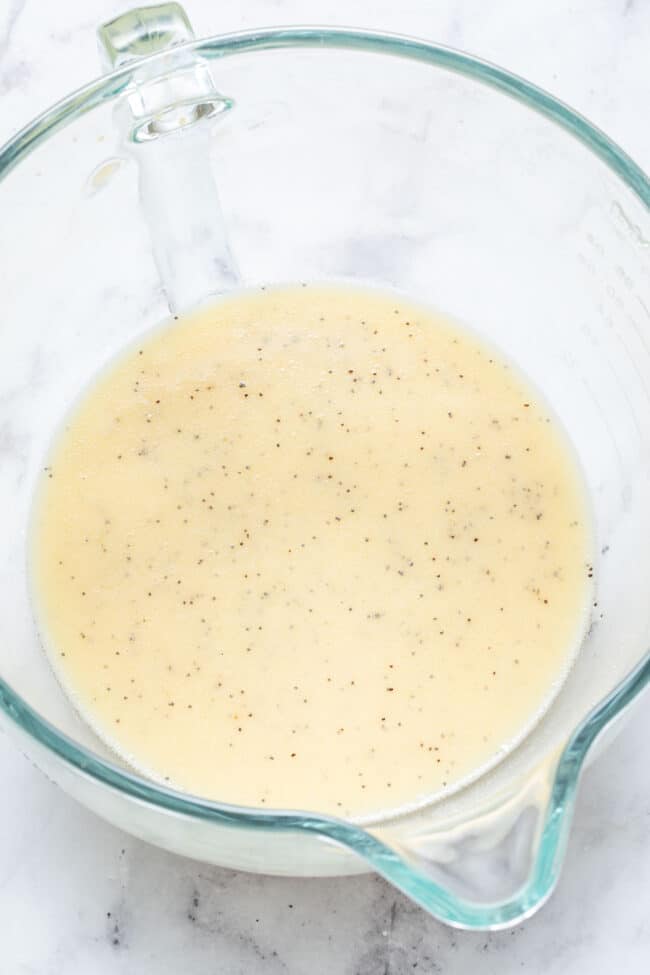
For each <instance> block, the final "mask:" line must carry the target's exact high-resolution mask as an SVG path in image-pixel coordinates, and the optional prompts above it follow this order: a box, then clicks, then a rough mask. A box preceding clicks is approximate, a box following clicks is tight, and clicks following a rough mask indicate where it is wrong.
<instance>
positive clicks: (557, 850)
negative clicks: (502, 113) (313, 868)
mask: <svg viewBox="0 0 650 975" xmlns="http://www.w3.org/2000/svg"><path fill="white" fill-rule="evenodd" d="M285 48H292V49H296V48H304V49H312V50H313V49H320V50H323V49H324V50H328V51H332V50H347V51H351V52H366V53H371V54H378V55H384V56H394V57H398V58H403V59H406V60H410V61H418V62H420V63H423V64H427V65H430V66H432V67H435V68H441V69H443V70H447V71H449V72H451V73H454V74H460V75H462V76H464V77H466V78H468V79H470V80H472V81H474V82H477V83H478V84H482V85H486V86H488V87H490V88H492V89H495V90H497V91H499V92H501V93H502V94H504V95H506V96H508V97H511V98H513V99H514V100H516V101H518V102H519V103H520V104H522V105H524V106H525V107H526V108H528V109H530V110H532V111H534V112H536V113H537V114H539V115H542V116H543V117H545V118H546V119H548V120H549V121H550V122H551V123H554V124H555V125H557V126H558V127H560V128H561V129H564V130H565V131H566V132H567V133H568V134H569V135H570V136H573V137H574V138H575V139H577V140H578V141H579V142H581V143H582V144H583V145H584V146H585V147H586V148H587V149H588V150H589V151H591V152H592V153H593V155H595V156H596V157H597V158H598V159H599V160H600V161H601V162H603V163H604V164H605V165H606V167H607V168H608V169H609V170H610V171H611V172H613V173H614V174H615V175H616V176H617V177H618V178H619V179H620V180H621V181H622V182H623V183H624V184H625V185H626V186H627V187H628V189H630V190H631V191H632V192H633V194H634V195H635V196H636V197H637V198H638V199H639V200H640V201H641V203H643V204H644V205H645V206H646V207H648V208H650V179H649V178H648V176H646V174H645V173H644V171H643V170H642V169H641V168H640V167H639V166H638V165H637V164H636V163H635V162H634V161H633V160H632V159H631V158H630V157H629V156H628V155H627V153H626V152H624V151H623V150H622V149H621V148H620V147H619V146H618V145H617V144H616V143H615V142H613V141H612V140H611V139H610V138H609V137H608V136H607V135H605V134H604V133H603V132H602V131H601V130H600V129H598V128H597V127H596V126H594V125H592V124H591V123H590V122H589V121H588V120H587V119H586V118H584V117H583V116H582V115H580V114H579V113H577V112H575V111H574V110H573V109H571V108H570V107H569V106H568V105H566V104H565V103H563V102H562V101H560V100H559V99H557V98H555V97H554V96H553V95H550V94H549V93H548V92H546V91H544V90H543V89H542V88H539V87H538V86H536V85H533V84H531V83H530V82H528V81H526V80H524V79H523V78H521V77H519V76H517V75H515V74H513V73H511V72H509V71H506V70H505V69H503V68H500V67H497V66H496V65H493V64H491V63H489V62H487V61H484V60H482V59H480V58H476V57H474V56H472V55H470V54H466V53H464V52H462V51H458V50H455V49H453V48H450V47H447V46H444V45H439V44H435V43H431V42H428V41H424V40H419V39H417V38H413V37H408V36H405V35H400V34H391V33H385V32H375V31H365V30H353V29H348V28H339V27H321V26H296V27H273V28H262V29H259V30H246V31H238V32H234V33H229V34H222V35H216V36H213V37H207V38H202V39H199V40H196V41H192V42H191V43H189V44H183V45H180V46H179V47H178V48H174V51H173V56H174V57H177V56H179V54H180V56H187V55H193V54H195V55H199V56H200V57H202V58H206V59H208V60H211V59H217V58H222V57H230V56H234V55H237V54H241V53H251V52H256V51H257V52H261V51H269V50H281V49H285ZM169 57H170V52H169V51H163V52H161V53H159V54H155V55H152V56H150V57H147V58H143V59H140V60H138V61H137V62H136V63H132V64H129V65H126V66H125V67H122V68H120V69H118V70H116V71H113V72H111V73H110V74H107V75H104V76H102V77H100V78H98V79H96V80H94V81H91V82H90V83H89V84H86V85H84V86H83V87H81V88H79V89H77V90H76V91H74V92H72V93H70V94H69V95H67V96H66V97H64V98H63V99H61V100H60V101H58V102H57V103H55V104H54V105H53V106H51V107H50V108H48V109H47V110H46V111H44V112H43V113H41V114H40V115H38V116H37V117H36V118H35V119H33V120H32V121H31V122H30V123H29V124H27V125H26V126H25V127H24V128H22V129H21V130H20V131H18V132H17V133H16V134H15V135H14V136H13V137H12V138H11V139H9V141H8V142H6V143H5V145H4V146H2V147H1V148H0V180H2V179H4V178H5V177H6V176H7V175H8V174H9V173H10V172H11V170H12V169H13V168H14V167H15V166H16V165H18V164H19V162H20V161H21V160H23V159H24V158H26V157H27V156H28V155H29V154H30V153H31V152H33V151H34V150H35V149H36V148H37V147H38V146H39V145H40V144H41V143H42V142H44V141H45V140H46V139H47V138H49V137H50V136H51V135H53V134H54V133H55V132H57V131H58V130H60V129H62V128H64V127H65V126H66V125H67V124H69V123H70V122H72V121H74V120H76V119H78V118H81V117H82V116H83V115H85V114H86V113H88V112H90V111H91V110H92V109H94V108H95V107H97V106H99V105H100V104H102V103H104V102H107V101H111V100H113V99H115V98H117V97H119V96H120V95H121V94H123V93H124V92H125V91H127V90H128V87H129V85H130V83H131V81H132V80H133V77H134V74H135V72H136V70H140V69H141V66H142V65H143V64H145V65H150V64H154V63H155V62H162V61H163V59H169ZM649 683H650V653H648V654H647V655H646V656H645V657H643V658H641V659H640V661H639V663H638V665H637V666H636V667H635V668H634V669H633V670H632V671H631V672H630V673H629V674H628V675H627V677H626V678H625V679H624V680H623V681H622V682H621V684H619V686H618V687H617V688H615V689H614V690H613V691H612V692H611V693H610V694H609V695H608V696H607V697H606V698H605V699H604V700H603V701H601V702H600V703H599V704H598V705H596V707H595V708H594V709H593V710H592V711H591V712H590V714H588V715H587V716H586V717H585V718H584V719H583V721H582V722H581V723H580V724H579V726H578V727H577V728H576V729H575V731H574V733H573V735H572V736H571V737H570V739H569V741H568V743H567V744H566V745H565V747H564V750H563V752H562V755H561V757H560V759H559V762H558V764H557V767H556V771H555V777H554V780H553V786H552V795H551V798H550V799H549V803H548V808H547V810H546V817H545V826H544V830H543V834H542V840H541V843H540V847H539V852H538V855H537V857H536V863H535V865H534V868H533V870H532V872H531V875H530V877H529V879H528V882H527V883H526V885H525V887H524V889H523V890H522V891H520V893H519V894H518V895H517V896H516V897H514V898H512V899H510V900H508V901H507V902H506V901H504V902H502V903H499V904H495V905H491V906H489V907H484V906H477V905H475V904H472V903H471V902H467V901H464V900H463V899H462V898H459V897H457V896H455V895H453V894H451V893H450V892H448V891H447V890H445V888H444V887H442V886H441V885H439V884H437V883H434V882H433V881H432V880H430V879H429V878H427V879H426V880H425V879H424V877H423V875H422V874H421V873H419V871H417V870H413V869H412V867H411V866H409V865H408V864H406V863H405V862H404V860H403V859H402V858H401V857H400V856H399V855H398V854H396V853H395V851H394V850H393V849H392V848H391V847H390V846H388V845H387V844H385V843H384V842H383V841H382V840H381V839H380V838H378V837H377V836H375V835H373V834H372V833H369V832H367V831H366V829H364V828H363V827H362V826H360V825H357V824H355V823H352V822H347V821H345V820H340V819H336V818H335V817H333V816H323V815H319V814H316V813H308V812H300V811H291V810H273V809H269V810H259V809H256V808H251V807H241V806H235V805H229V804H226V803H220V802H216V801H212V800H207V799H202V798H200V797H198V796H192V795H189V794H187V793H181V792H178V791H176V790H175V789H173V788H171V787H169V786H167V785H164V784H160V783H153V782H151V781H149V780H147V779H145V778H143V777H141V776H140V775H138V774H137V773H135V772H131V771H128V770H125V769H123V768H120V767H118V766H117V765H115V764H113V763H112V762H111V761H109V760H107V759H104V758H100V756H98V755H96V754H95V753H94V752H92V751H91V750H90V749H88V748H86V747H85V746H83V745H80V744H78V743H77V742H75V741H73V740H72V739H71V738H70V737H69V736H68V735H66V734H65V733H63V732H61V731H59V730H58V729H56V728H55V727H54V726H53V725H52V724H51V723H50V722H49V721H48V720H46V719H45V718H43V717H42V716H41V715H40V714H38V712H37V711H36V710H35V709H33V708H32V707H31V706H30V705H29V704H28V703H27V702H26V701H25V700H24V699H23V698H22V697H21V696H20V695H19V694H18V693H17V692H16V691H15V690H13V689H12V688H11V687H10V685H9V684H7V682H6V681H4V679H3V678H2V677H1V676H0V712H2V713H3V716H4V717H6V718H8V719H9V721H10V722H11V723H12V724H13V725H15V726H17V728H18V729H19V731H20V732H22V733H24V734H26V735H27V736H28V737H29V738H31V739H33V740H34V741H35V742H36V743H37V745H39V746H41V747H43V748H44V749H45V750H46V751H48V752H50V753H52V754H53V755H54V756H55V757H56V759H57V760H58V761H60V762H62V763H63V764H64V765H66V766H69V767H71V768H72V769H73V770H74V771H75V772H77V773H80V774H82V775H83V776H85V777H88V778H90V779H92V780H95V781H98V782H100V783H102V784H103V785H105V786H107V787H109V788H111V789H115V790H117V791H118V792H121V793H123V794H125V795H127V796H128V797H130V798H131V799H135V800H139V801H142V802H145V803H146V804H148V805H153V806H155V807H157V808H159V809H161V810H165V811H167V812H170V813H172V814H179V815H182V816H188V817H191V818H193V819H200V820H210V821H215V822H221V823H223V824H224V825H229V826H240V827H241V826H243V827H248V828H261V829H264V830H271V831H273V830H280V831H286V830H288V831H291V830H296V829H298V830H309V831H311V832H313V833H315V834H319V835H321V836H325V837H328V838H330V839H333V840H335V841H336V842H338V843H340V844H342V845H344V846H346V847H347V848H349V849H351V850H353V851H354V852H356V853H357V854H359V855H360V856H361V857H363V858H364V859H365V860H367V861H368V862H369V863H370V865H371V866H372V867H373V868H374V869H375V870H377V871H378V872H380V873H382V874H383V875H384V876H385V877H386V878H387V879H389V880H390V881H391V882H392V883H394V884H395V885H396V886H398V887H399V888H400V889H401V890H402V891H403V892H405V893H406V894H407V895H409V896H410V897H411V898H412V899H414V900H416V901H417V902H418V903H420V904H421V905H422V906H423V907H425V908H426V909H427V910H428V911H429V912H430V913H432V914H434V915H435V916H436V917H438V918H440V919H441V920H443V921H445V922H446V923H448V924H453V925H456V926H461V927H470V928H482V929H485V928H497V927H502V926H504V925H507V924H512V923H514V922H515V921H517V920H521V919H522V918H523V917H525V916H527V915H528V914H530V913H532V912H533V911H534V910H535V909H536V908H537V907H539V906H540V904H541V903H543V901H544V900H545V899H546V898H547V897H548V896H549V894H550V892H551V890H552V889H553V886H554V884H555V882H556V880H557V875H558V873H559V867H560V865H561V862H562V858H563V853H564V847H565V846H566V839H567V835H568V829H569V823H570V819H571V810H572V806H573V799H574V796H575V790H576V786H577V782H578V777H579V772H580V769H581V767H582V765H583V763H584V759H585V757H586V755H587V751H588V750H589V748H590V746H591V744H592V743H593V741H594V740H595V738H596V737H597V736H598V734H599V733H600V732H601V731H602V730H603V728H604V727H605V726H606V725H607V724H609V722H610V721H612V720H613V719H614V718H615V717H616V716H617V715H619V714H620V713H621V711H622V710H623V709H624V708H625V707H626V706H627V705H628V704H630V703H631V702H632V700H634V698H635V697H637V695H638V694H639V693H640V692H641V691H642V690H643V688H644V687H646V686H647V685H648V684H649ZM392 818H393V821H394V820H395V818H397V817H396V816H395V815H394V814H393V817H392ZM390 820H391V816H390V814H389V815H388V816H384V817H382V818H381V820H378V821H380V822H383V823H385V822H389V821H390ZM368 821H369V820H368Z"/></svg>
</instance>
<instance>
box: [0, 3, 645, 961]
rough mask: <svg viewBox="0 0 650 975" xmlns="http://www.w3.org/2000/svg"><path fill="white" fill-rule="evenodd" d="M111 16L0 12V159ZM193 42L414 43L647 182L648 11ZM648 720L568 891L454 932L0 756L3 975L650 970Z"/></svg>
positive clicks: (593, 798) (250, 15)
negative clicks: (538, 100) (190, 837)
mask: <svg viewBox="0 0 650 975" xmlns="http://www.w3.org/2000/svg"><path fill="white" fill-rule="evenodd" d="M127 6H128V3H126V2H122V3H120V2H115V0H84V2H81V0H74V2H73V0H67V2H66V3H64V4H60V3H59V4H51V5H50V4H44V3H42V2H39V0H2V2H1V3H0V94H1V95H2V113H1V114H0V141H4V139H5V138H6V137H7V136H9V135H10V134H11V132H12V131H14V130H15V129H16V128H18V127H19V126H20V125H22V124H23V123H24V122H25V121H27V120H28V119H30V118H31V117H32V116H34V115H35V114H37V113H38V112H39V111H40V110H41V109H43V108H45V107H47V106H48V105H49V104H50V103H51V102H53V101H54V100H55V99H56V98H57V97H58V96H60V95H63V94H64V93H66V92H67V91H69V90H70V89H72V88H75V87H77V86H78V85H80V84H81V83H83V82H84V81H86V80H88V79H89V78H90V77H92V76H94V75H95V74H97V73H98V71H97V64H98V61H97V50H96V43H95V38H94V29H95V27H96V25H97V24H99V23H101V22H103V21H104V20H107V19H109V18H110V17H111V16H114V15H115V14H116V13H118V12H120V11H121V10H123V9H125V8H126V7H127ZM186 9H187V10H188V13H189V15H190V18H191V19H192V21H193V24H194V27H195V30H196V32H197V34H208V33H217V32H220V31H230V30H234V29H237V28H243V27H252V26H262V25H269V24H288V23H299V22H310V23H329V24H347V25H354V26H363V27H372V28H376V29H386V30H393V31H399V32H402V33H411V34H418V35H421V36H423V37H427V38H431V39H435V40H437V41H441V42H444V43H448V44H451V45H454V46H457V47H460V48H463V49H465V50H468V51H470V52H472V53H475V54H479V55H481V56H483V57H486V58H488V59H490V60H493V61H496V62H497V63H499V64H502V65H503V66H504V67H507V68H510V69H512V70H514V71H516V72H518V73H520V74H522V75H525V76H526V77H528V78H529V79H531V80H532V81H535V82H537V83H538V84H540V85H542V86H543V87H545V88H548V89H549V90H550V91H552V92H553V93H554V94H556V95H559V96H560V97H561V98H563V99H564V100H565V101H567V102H569V103H570V104H571V105H573V106H574V107H576V108H577V109H579V110H581V111H582V112H583V113H584V114H586V115H587V116H588V117H590V118H591V119H592V120H593V121H594V122H596V123H597V124H598V125H600V126H601V127H602V128H603V129H605V130H606V131H607V132H608V133H609V134H610V135H611V136H612V137H613V138H614V139H616V140H617V141H618V142H619V143H620V144H621V145H622V146H623V147H624V148H625V149H626V150H627V151H628V152H629V153H630V154H631V155H632V156H633V157H634V158H636V160H637V161H638V162H639V163H640V164H641V165H642V166H645V168H646V169H647V168H648V167H649V166H650V127H649V126H648V124H647V91H648V80H649V78H648V68H647V52H648V49H649V47H650V5H649V4H648V3H646V2H644V0H574V2H573V3H571V4H567V3H565V2H564V0H528V2H527V3H526V4H518V3H516V2H515V0H494V2H493V3H490V4H485V3H483V2H482V0H439V2H436V3H435V4H432V3H427V2H426V0H403V2H401V3H395V2H394V0H391V2H388V0H373V2H372V3H371V2H369V0H346V2H345V3H343V2H337V0H310V2H305V0H240V2H238V3H231V4H216V3H212V2H208V0H187V2H186ZM649 735H650V710H649V709H648V706H647V704H646V705H645V707H644V708H642V709H641V710H640V711H639V713H637V714H636V716H635V717H634V719H633V720H632V722H631V723H630V724H629V725H628V726H627V727H626V728H625V730H624V731H623V733H622V735H621V737H620V738H619V739H618V740H617V741H616V742H615V744H614V745H613V746H612V747H611V748H610V749H609V751H608V752H607V753H606V754H605V755H604V756H603V757H602V758H601V759H600V760H599V761H598V763H597V764H596V765H595V766H594V767H593V768H592V769H591V770H590V771H589V772H588V773H587V775H586V777H585V779H584V782H583V785H582V791H581V796H580V800H579V804H578V809H577V814H576V821H575V828H574V832H573V836H572V839H571V844H570V849H569V853H568V857H567V862H566V865H565V869H564V873H563V877H562V880H561V882H560V885H559V888H558V890H557V892H556V893H555V895H554V896H553V898H552V900H551V901H550V902H549V904H548V905H547V906H546V907H545V908H543V909H542V911H541V913H539V914H538V915H537V916H535V917H534V918H532V919H531V920H530V921H528V922H527V923H526V924H524V925H522V926H520V927H517V928H515V929H513V930H511V931H506V932H502V933H498V934H489V935H487V934H480V933H465V932H455V931H452V930H450V929H448V928H445V927H443V926H442V925H441V924H438V923H437V922H435V921H433V920H432V919H431V918H429V917H427V916H426V915H425V914H424V913H423V912H422V911H420V910H419V909H417V908H416V907H414V906H412V905H411V904H410V903H409V902H408V901H407V900H406V899H405V898H404V897H402V896H401V895H399V894H397V893H395V892H394V891H393V890H392V889H391V888H389V887H388V886H387V885H386V884H385V883H383V882H382V881H381V880H379V879H377V878H375V877H371V876H367V877H358V878H348V879H340V880H289V879H276V878H269V877H258V876H248V875H245V874H235V873H232V872H230V871H227V870H220V869H217V868H213V867H206V866H202V865H201V864H197V863H193V862H190V861H187V860H183V859H180V858H178V857H174V856H172V855H171V854H168V853H164V852H162V851H160V850H158V849H155V848H153V847H150V846H147V845H145V844H143V843H141V842H138V841H136V840H134V839H132V838H131V837H129V836H127V835H125V834H122V833H120V832H119V831H118V830H116V829H114V828H112V827H110V826H108V825H106V824H105V823H103V822H101V821H100V820H98V819H96V818H94V817H93V816H92V815H91V814H90V813H89V812H86V811H85V810H84V809H82V808H81V807H79V806H78V805H76V804H75V803H74V802H73V801H72V800H71V799H69V798H67V796H65V795H64V794H63V793H61V792H60V791H58V790H57V789H55V787H54V786H52V785H50V783H48V782H47V781H46V780H45V778H44V777H43V776H41V774H40V773H39V772H37V771H36V770H35V769H34V768H32V766H31V765H29V764H28V763H27V761H26V760H25V759H23V758H22V757H21V755H20V754H19V753H18V752H17V751H16V750H15V748H14V747H13V745H12V744H11V743H10V742H9V741H8V740H6V739H5V738H0V775H1V776H2V783H3V798H2V802H1V803H0V837H2V842H1V843H0V919H1V920H0V926H1V927H0V929H1V931H2V935H1V943H0V972H2V973H3V975H4V973H7V975H27V973H30V975H88V973H90V972H92V973H93V975H104V973H116V975H127V973H129V975H130V973H137V975H149V973H156V975H167V973H169V975H172V973H173V975H176V973H178V972H180V971H191V972H192V973H195V975H208V973H210V975H213V973H219V975H236V973H242V975H256V973H258V972H259V973H261V972H264V973H269V975H271V973H274V972H285V973H290V975H312V973H314V975H315V973H318V975H320V973H325V972H328V973H330V972H331V973H342V975H405V973H407V972H413V971H422V972H427V973H429V972H443V973H455V972H460V973H464V972H479V971H480V972H486V973H491V972H494V973H497V972H498V973H499V975H509V973H511V972H515V971H517V972H520V971H523V972H530V973H537V972H542V971H543V972H545V973H546V975H569V973H571V975H581V973H583V972H584V973H589V975H600V973H603V975H605V973H606V975H610V973H611V972H612V971H616V970H617V966H618V965H619V964H621V963H623V964H624V965H625V968H626V971H627V972H628V973H630V975H634V973H642V972H644V973H645V972H647V971H648V969H649V966H650V773H649V769H648V762H647V757H646V756H647V752H646V748H647V740H648V736H649Z"/></svg>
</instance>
